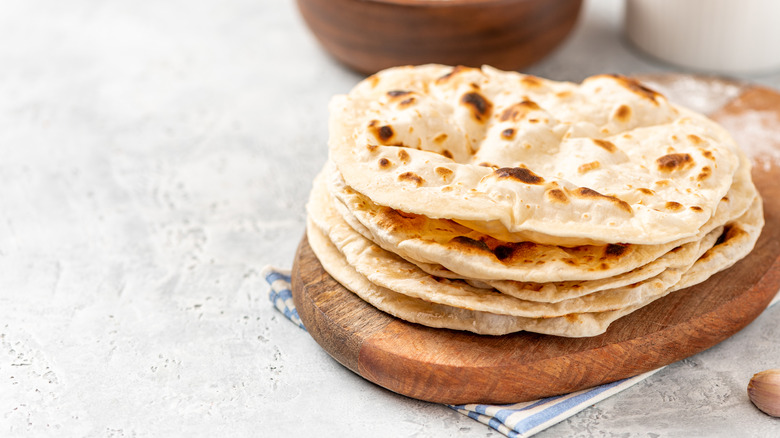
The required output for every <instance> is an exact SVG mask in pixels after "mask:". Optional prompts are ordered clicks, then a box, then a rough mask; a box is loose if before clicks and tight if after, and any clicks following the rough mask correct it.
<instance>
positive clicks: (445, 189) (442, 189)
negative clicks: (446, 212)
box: [441, 186, 453, 193]
mask: <svg viewBox="0 0 780 438" xmlns="http://www.w3.org/2000/svg"><path fill="white" fill-rule="evenodd" d="M452 190H453V188H452V186H444V187H442V188H441V191H442V192H444V193H448V192H451V191H452Z"/></svg>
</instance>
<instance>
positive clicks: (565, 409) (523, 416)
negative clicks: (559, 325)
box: [262, 266, 780, 438]
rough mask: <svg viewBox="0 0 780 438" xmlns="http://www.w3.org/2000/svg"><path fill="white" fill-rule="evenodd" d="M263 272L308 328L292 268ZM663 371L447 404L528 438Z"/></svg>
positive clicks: (280, 301)
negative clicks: (495, 400)
mask: <svg viewBox="0 0 780 438" xmlns="http://www.w3.org/2000/svg"><path fill="white" fill-rule="evenodd" d="M262 275H263V277H264V278H265V280H266V281H267V282H268V284H269V285H270V286H271V288H270V291H269V297H270V299H271V302H272V303H273V304H274V306H275V307H276V308H277V309H279V311H280V312H282V313H283V314H284V316H286V317H287V318H289V319H290V320H291V321H292V322H294V323H295V324H297V325H298V326H299V327H301V328H302V329H304V330H306V328H305V327H304V326H303V323H302V322H301V319H300V318H299V317H298V311H297V310H296V309H295V304H293V300H292V292H291V290H290V271H285V270H281V269H276V268H273V267H270V266H268V267H266V268H264V269H263V274H262ZM778 301H780V294H778V295H777V296H776V297H775V298H774V300H772V303H771V304H770V306H771V305H773V304H775V303H777V302H778ZM659 370H661V368H658V369H656V370H653V371H649V372H647V373H644V374H640V375H638V376H634V377H631V378H628V379H623V380H619V381H617V382H612V383H607V384H604V385H601V386H597V387H595V388H590V389H585V390H582V391H577V392H573V393H571V394H567V395H559V396H555V397H548V398H544V399H541V400H534V401H529V402H523V403H516V404H511V405H480V404H467V405H447V406H448V407H449V408H451V409H454V410H456V411H458V412H460V413H461V414H463V415H467V416H468V417H470V418H473V419H474V420H477V421H479V422H480V423H483V424H487V425H488V426H490V427H492V428H493V429H495V430H497V431H499V432H501V433H502V434H504V435H506V436H508V437H510V438H525V437H530V436H532V435H534V434H536V433H538V432H541V431H543V430H545V429H547V428H548V427H550V426H553V425H555V424H557V423H559V422H561V421H563V420H565V419H567V418H569V417H571V416H572V415H574V414H576V413H577V412H580V411H581V410H583V409H585V408H587V407H589V406H593V405H594V404H596V403H598V402H600V401H601V400H604V399H605V398H607V397H610V396H612V395H614V394H617V393H618V392H620V391H622V390H624V389H626V388H628V387H630V386H633V385H634V384H636V383H639V382H641V381H642V380H644V379H646V378H647V377H649V376H651V375H653V374H654V373H656V372H658V371H659Z"/></svg>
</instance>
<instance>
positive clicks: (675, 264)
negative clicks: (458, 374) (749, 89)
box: [307, 177, 722, 318]
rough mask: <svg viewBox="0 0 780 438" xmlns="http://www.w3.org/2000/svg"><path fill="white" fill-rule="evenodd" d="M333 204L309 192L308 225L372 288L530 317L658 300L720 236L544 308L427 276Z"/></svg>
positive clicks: (576, 288) (574, 290)
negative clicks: (613, 284) (652, 268)
mask: <svg viewBox="0 0 780 438" xmlns="http://www.w3.org/2000/svg"><path fill="white" fill-rule="evenodd" d="M318 179H321V177H319V178H318ZM323 192H324V193H323ZM332 202H333V200H332V199H331V198H329V196H328V193H327V191H324V190H322V188H320V189H316V188H315V189H314V190H312V195H311V198H310V200H309V203H308V205H307V209H308V211H309V220H310V221H311V222H312V223H313V224H314V225H315V226H316V227H317V228H318V229H319V230H320V231H322V232H323V233H324V234H325V235H326V236H327V237H328V238H329V240H330V241H331V243H332V244H333V245H334V246H335V247H336V249H338V251H339V252H340V253H341V254H342V255H343V256H344V258H345V261H346V263H347V264H349V265H350V266H351V267H352V268H353V269H354V270H355V271H356V272H358V273H359V274H360V275H362V276H364V277H366V278H367V279H368V280H369V281H370V282H371V283H373V284H375V285H377V286H381V287H384V288H387V289H390V290H392V291H393V292H397V293H400V294H403V295H406V296H410V297H414V298H419V299H422V300H425V301H429V302H433V303H437V304H444V305H448V306H452V307H458V308H464V309H469V310H479V311H483V312H489V313H495V314H504V315H512V316H522V317H529V318H551V317H556V316H564V315H567V314H571V313H582V312H601V311H608V310H618V309H622V308H626V307H629V306H632V305H635V304H637V303H639V302H646V301H647V300H649V299H650V298H651V297H654V296H661V295H663V294H665V292H666V291H667V290H668V289H669V288H670V287H671V286H672V285H674V284H675V283H677V282H678V281H679V280H680V279H681V277H682V275H683V273H684V272H685V271H686V270H687V269H688V268H690V267H691V265H692V264H693V263H694V262H695V261H696V260H697V259H698V258H699V257H700V256H701V255H702V254H703V253H704V252H705V251H707V250H708V249H709V248H711V247H712V246H713V245H714V244H715V241H716V240H717V239H718V237H719V236H720V235H721V231H722V229H721V228H718V229H716V230H713V231H712V232H710V233H709V234H708V235H707V236H705V238H704V239H702V240H701V241H696V242H691V243H688V244H686V245H684V246H683V247H680V248H679V251H674V252H670V253H669V254H668V255H667V256H666V258H667V259H669V260H670V262H669V263H668V265H671V266H672V267H668V268H667V269H664V270H663V271H662V272H659V273H658V275H656V276H653V277H652V278H644V279H639V280H636V281H633V282H630V279H629V278H626V279H624V284H623V285H621V286H622V287H617V288H611V289H609V288H604V289H598V290H594V291H593V292H592V293H589V294H582V293H581V290H583V289H585V288H589V289H592V288H590V287H589V286H587V282H584V283H575V284H573V285H572V287H571V289H566V288H565V287H564V286H563V285H557V287H556V289H557V290H558V291H559V293H560V294H561V295H563V296H564V298H560V297H555V299H554V300H552V301H551V302H549V303H543V302H539V301H529V300H522V299H518V298H515V297H512V296H510V295H506V294H503V293H501V292H499V291H496V290H485V289H482V288H478V287H474V286H471V285H470V284H468V283H467V282H465V281H463V280H447V279H443V278H439V277H435V276H432V275H429V274H427V273H426V272H424V271H423V270H421V269H420V268H418V267H417V266H415V265H413V264H412V263H410V262H408V261H406V260H404V259H403V258H401V257H399V256H397V255H396V254H394V253H391V252H389V251H385V250H383V249H381V248H379V247H378V246H377V245H375V244H374V243H373V242H371V241H370V240H368V239H366V238H365V237H363V236H362V235H360V233H358V232H356V231H355V230H354V229H352V228H351V227H350V226H349V225H348V224H347V223H346V222H345V221H344V220H343V219H342V217H341V216H340V215H339V214H338V213H337V212H336V211H335V209H334V208H333V207H332V205H331V203H332ZM626 277H628V276H626Z"/></svg>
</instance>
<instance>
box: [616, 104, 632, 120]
mask: <svg viewBox="0 0 780 438" xmlns="http://www.w3.org/2000/svg"><path fill="white" fill-rule="evenodd" d="M614 117H615V120H617V121H619V122H622V123H628V122H629V121H630V120H631V107H630V106H628V105H620V106H619V107H618V109H617V110H615V114H614Z"/></svg>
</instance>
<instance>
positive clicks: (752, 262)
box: [293, 87, 780, 404]
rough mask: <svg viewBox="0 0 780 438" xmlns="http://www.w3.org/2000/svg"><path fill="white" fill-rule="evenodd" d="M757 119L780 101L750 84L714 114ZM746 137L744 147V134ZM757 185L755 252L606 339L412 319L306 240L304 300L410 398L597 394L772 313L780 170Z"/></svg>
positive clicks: (343, 354) (299, 270)
mask: <svg viewBox="0 0 780 438" xmlns="http://www.w3.org/2000/svg"><path fill="white" fill-rule="evenodd" d="M754 110H760V111H773V112H776V113H777V117H778V121H780V94H779V93H777V92H776V91H774V90H770V89H767V88H762V87H745V89H744V91H742V93H741V95H740V96H739V97H737V98H736V99H734V100H733V101H731V102H729V103H728V104H726V105H724V106H723V107H722V108H720V109H718V110H717V111H716V112H715V113H713V114H712V116H713V117H714V118H715V119H718V118H725V117H733V116H734V115H735V114H737V115H738V114H740V113H741V112H745V111H754ZM742 134H743V135H747V133H742ZM734 135H735V137H737V140H738V141H739V140H740V135H741V134H740V133H739V132H734ZM778 147H780V144H778ZM759 161H760V160H759ZM753 178H754V181H755V183H756V185H757V187H758V188H759V191H760V192H761V194H762V196H763V198H764V210H765V213H764V214H765V219H766V226H765V227H764V230H763V233H762V235H761V237H760V238H759V240H758V242H757V244H756V247H755V249H754V250H753V252H752V253H751V254H750V255H749V256H748V257H747V258H745V259H744V260H742V261H740V262H738V263H737V264H736V265H735V266H733V267H732V268H730V269H728V270H726V271H724V272H721V273H718V274H716V275H714V276H713V277H712V278H710V279H709V280H708V281H706V282H705V283H702V284H700V285H697V286H694V287H692V288H688V289H685V290H681V291H678V292H675V293H673V294H671V295H668V296H666V297H664V298H662V299H660V300H658V301H656V302H654V303H652V304H650V305H648V306H646V307H644V308H642V309H639V310H638V311H636V312H634V313H632V314H630V315H628V316H626V317H624V318H621V319H619V320H618V321H616V322H614V323H613V324H612V325H611V326H610V327H609V329H608V330H607V332H606V333H604V334H602V335H600V336H596V337H592V338H561V337H555V336H546V335H539V334H534V333H516V334H511V335H505V336H498V337H494V336H480V335H475V334H471V333H467V332H457V331H452V330H443V329H433V328H429V327H424V326H421V325H417V324H412V323H408V322H405V321H401V320H398V319H396V318H393V317H390V316H388V315H386V314H384V313H382V312H380V311H378V310H376V309H374V308H373V307H372V306H370V305H368V304H366V303H365V302H363V301H362V300H360V299H359V298H357V297H356V296H355V295H353V294H352V293H351V292H349V291H348V290H347V289H345V288H343V287H342V286H341V285H340V284H338V283H337V282H336V281H335V280H333V279H332V278H331V277H330V276H329V275H328V274H327V273H325V272H324V270H323V269H322V267H321V265H320V264H319V262H318V260H317V258H316V256H314V254H313V253H312V251H311V249H310V248H309V246H308V243H307V241H306V239H305V238H304V239H303V240H302V241H301V244H300V246H299V248H298V253H297V256H296V260H295V265H294V270H293V297H294V300H295V303H296V305H297V306H298V309H299V314H300V316H301V319H302V320H303V321H304V324H305V325H306V326H307V328H308V329H309V331H310V333H311V334H312V336H313V337H314V339H315V340H317V342H319V343H320V344H321V345H322V346H323V348H325V350H327V351H328V352H329V353H330V354H331V355H333V356H334V357H335V358H336V359H337V360H339V362H341V363H342V364H344V365H346V366H347V367H349V368H350V369H351V370H353V371H355V372H357V373H358V374H360V375H361V376H363V377H364V378H366V379H368V380H370V381H372V382H374V383H377V384H379V385H381V386H383V387H385V388H388V389H390V390H392V391H395V392H398V393H401V394H404V395H407V396H410V397H414V398H418V399H422V400H428V401H433V402H440V403H453V404H461V403H473V402H482V403H512V402H519V401H525V400H532V399H536V398H540V397H545V396H551V395H556V394H562V393H568V392H571V391H575V390H579V389H584V388H588V387H592V386H595V385H599V384H602V383H607V382H611V381H615V380H619V379H622V378H626V377H630V376H634V375H637V374H640V373H643V372H645V371H649V370H652V369H655V368H658V367H660V366H663V365H667V364H669V363H672V362H675V361H678V360H680V359H683V358H685V357H688V356H691V355H693V354H695V353H697V352H700V351H702V350H705V349H707V348H709V347H711V346H713V345H715V344H717V343H719V342H721V341H723V340H724V339H726V338H728V337H730V336H731V335H733V334H734V333H736V332H738V331H739V330H740V329H742V328H743V327H745V326H746V325H747V324H749V323H750V322H751V321H752V320H753V319H755V318H756V317H757V316H758V315H759V314H760V313H761V312H762V311H763V309H765V308H766V306H767V305H768V304H769V302H770V301H771V299H772V298H773V296H774V295H775V293H776V292H777V290H778V288H780V188H779V187H778V185H777V183H776V181H777V179H778V178H780V170H779V169H778V167H776V166H774V165H767V166H756V167H755V169H754V172H753Z"/></svg>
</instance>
